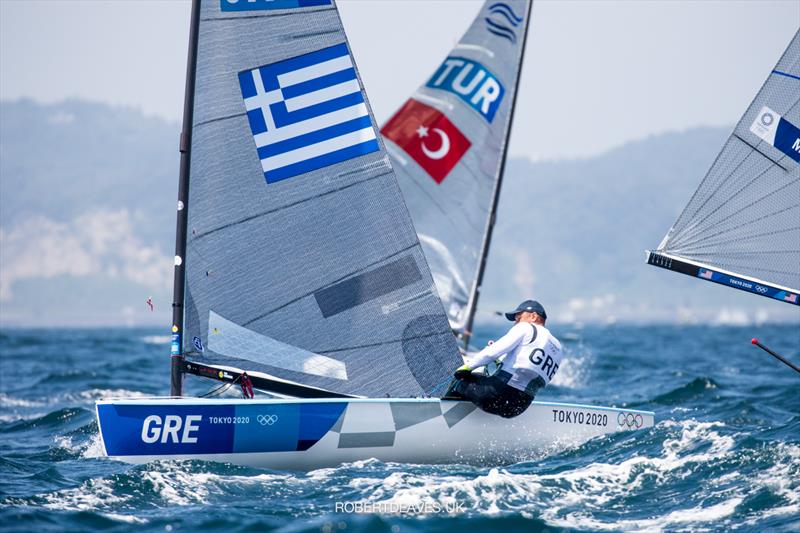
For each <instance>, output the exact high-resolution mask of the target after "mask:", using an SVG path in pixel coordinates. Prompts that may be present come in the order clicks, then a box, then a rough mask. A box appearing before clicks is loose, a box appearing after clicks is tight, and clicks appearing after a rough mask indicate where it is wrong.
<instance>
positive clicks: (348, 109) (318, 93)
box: [239, 43, 380, 183]
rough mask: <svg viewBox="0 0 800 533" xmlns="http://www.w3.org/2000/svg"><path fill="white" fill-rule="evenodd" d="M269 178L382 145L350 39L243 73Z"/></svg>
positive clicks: (286, 175) (249, 112)
mask: <svg viewBox="0 0 800 533" xmlns="http://www.w3.org/2000/svg"><path fill="white" fill-rule="evenodd" d="M239 85H240V86H241V89H242V96H243V97H244V103H245V107H246V109H247V118H248V120H249V122H250V129H251V130H252V132H253V138H254V139H255V142H256V148H257V149H258V157H259V159H260V160H261V167H262V169H263V171H264V177H265V178H266V180H267V183H274V182H276V181H280V180H283V179H286V178H291V177H292V176H297V175H298V174H303V173H306V172H310V171H312V170H317V169H319V168H323V167H326V166H328V165H332V164H334V163H339V162H341V161H346V160H348V159H352V158H354V157H358V156H360V155H364V154H368V153H370V152H376V151H378V150H379V149H380V147H379V145H378V141H377V136H376V133H375V128H374V126H373V124H372V120H371V119H370V116H369V111H368V110H367V104H366V102H365V101H364V95H363V93H362V92H361V87H360V86H359V83H358V78H357V77H356V71H355V68H354V66H353V60H352V58H351V57H350V53H349V51H348V49H347V45H346V44H345V43H342V44H338V45H336V46H331V47H330V48H323V49H322V50H317V51H316V52H311V53H308V54H304V55H301V56H297V57H293V58H290V59H286V60H284V61H279V62H278V63H272V64H271V65H264V66H263V67H258V68H255V69H252V70H246V71H244V72H240V73H239Z"/></svg>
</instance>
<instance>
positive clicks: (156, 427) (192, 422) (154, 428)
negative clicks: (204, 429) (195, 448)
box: [142, 415, 203, 444]
mask: <svg viewBox="0 0 800 533" xmlns="http://www.w3.org/2000/svg"><path fill="white" fill-rule="evenodd" d="M201 420H203V415H188V416H186V418H185V419H184V418H183V417H181V416H177V415H167V416H165V417H164V422H163V424H162V422H161V417H160V416H158V415H150V416H148V417H147V418H145V419H144V422H143V423H142V442H144V443H145V444H153V443H154V442H159V441H160V442H162V443H167V442H174V443H176V444H177V443H183V444H194V443H196V442H197V436H196V434H197V431H198V430H199V429H200V426H199V425H198V424H199V422H200V421H201ZM181 428H183V431H182V432H181ZM179 434H180V438H178V435H179Z"/></svg>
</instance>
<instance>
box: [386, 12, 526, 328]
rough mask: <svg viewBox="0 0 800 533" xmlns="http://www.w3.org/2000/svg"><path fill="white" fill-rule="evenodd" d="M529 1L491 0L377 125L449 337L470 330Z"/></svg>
mask: <svg viewBox="0 0 800 533" xmlns="http://www.w3.org/2000/svg"><path fill="white" fill-rule="evenodd" d="M530 9H531V5H530V3H529V2H527V1H525V0H505V1H502V2H498V1H492V0H489V1H488V2H486V3H485V4H484V5H483V7H482V8H481V10H480V12H479V13H478V16H477V17H476V19H475V21H474V22H473V23H472V25H471V26H470V28H469V29H468V30H467V32H466V33H465V34H464V36H463V37H462V38H461V40H460V41H459V42H458V44H456V46H455V47H454V48H453V50H452V51H451V52H450V54H449V55H448V56H447V58H445V59H444V61H443V62H442V64H441V66H440V67H439V68H438V69H437V70H436V71H435V72H434V73H433V74H432V75H431V77H430V78H429V79H428V80H427V81H426V82H425V83H424V84H423V85H422V86H421V87H420V88H419V89H417V91H416V92H415V93H414V94H413V95H412V96H411V98H410V99H409V100H408V101H407V102H406V103H405V104H404V105H403V106H402V107H401V108H400V109H399V110H398V111H397V112H396V113H395V115H394V116H393V117H392V118H391V119H390V120H389V122H387V123H386V124H385V125H384V126H383V128H382V129H381V133H382V134H383V136H384V138H385V140H386V145H387V149H388V151H389V155H390V157H391V158H392V163H393V166H394V168H395V172H396V173H397V178H398V181H399V182H400V187H401V189H402V191H403V196H404V197H405V199H406V204H407V205H408V208H409V211H410V212H411V218H412V220H413V221H414V226H415V227H416V230H417V233H418V234H419V237H420V241H421V242H422V247H423V249H424V250H425V255H426V257H427V259H428V264H429V265H430V267H431V271H432V273H433V277H434V280H435V282H436V287H437V290H438V292H439V296H440V297H441V299H442V302H443V303H444V307H445V311H446V313H447V316H448V319H449V320H450V324H451V326H452V327H453V329H454V330H456V331H464V330H465V328H468V327H469V322H470V321H471V313H472V312H473V311H474V306H475V303H476V299H477V294H478V289H479V286H478V285H479V277H480V270H481V264H482V261H483V259H484V256H485V253H486V251H487V247H488V242H489V238H490V236H491V228H492V223H493V220H492V218H493V217H492V213H493V209H494V207H495V204H496V200H497V195H498V194H499V187H500V180H501V178H502V170H503V162H504V159H505V153H506V147H507V145H508V136H509V130H510V124H511V120H512V113H513V107H514V100H515V98H516V96H517V95H516V89H517V82H518V78H519V74H520V68H521V63H522V61H521V60H522V55H523V52H524V46H525V37H526V35H527V28H528V22H529V18H530V13H529V11H530Z"/></svg>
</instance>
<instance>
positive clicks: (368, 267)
mask: <svg viewBox="0 0 800 533" xmlns="http://www.w3.org/2000/svg"><path fill="white" fill-rule="evenodd" d="M419 245H420V244H419V241H417V242H415V243H414V244H412V245H411V246H407V247H405V248H403V249H402V250H398V251H397V252H395V253H393V254H391V255H387V256H386V257H382V258H381V259H379V260H378V261H374V262H372V263H370V264H368V265H364V267H362V268H360V269H358V270H356V271H354V272H350V273H349V274H347V275H346V276H342V277H340V278H338V279H335V280H333V281H331V282H329V283H327V284H325V285H323V286H322V287H317V288H315V289H312V290H311V291H309V292H307V293H305V294H302V295H300V296H298V297H297V298H294V299H293V300H289V301H288V302H286V303H283V304H281V305H279V306H278V307H275V308H273V309H270V310H269V311H267V312H266V313H263V314H261V315H258V316H257V317H254V318H251V319H250V320H248V321H247V322H243V323H242V326H249V325H250V324H252V323H253V322H257V321H259V320H261V319H262V318H265V317H266V316H269V315H271V314H272V313H274V312H276V311H280V310H281V309H283V308H284V307H286V306H288V305H291V304H293V303H295V302H299V301H300V300H302V299H303V298H307V297H309V296H311V295H312V294H314V293H315V292H317V291H321V290H323V289H326V288H328V287H331V286H333V285H336V284H337V283H339V282H341V281H344V280H346V279H348V278H351V277H353V276H355V275H357V274H360V273H362V272H364V271H365V270H367V269H370V268H372V267H374V266H375V265H379V264H380V263H383V262H385V261H386V260H388V259H391V258H393V257H397V256H398V255H400V254H402V253H405V252H407V251H409V250H412V249H413V248H415V247H417V246H419Z"/></svg>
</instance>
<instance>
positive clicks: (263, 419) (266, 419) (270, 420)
mask: <svg viewBox="0 0 800 533" xmlns="http://www.w3.org/2000/svg"><path fill="white" fill-rule="evenodd" d="M256 420H258V423H259V424H261V425H262V426H271V425H272V424H274V423H275V422H277V421H278V415H258V416H257V417H256Z"/></svg>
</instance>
